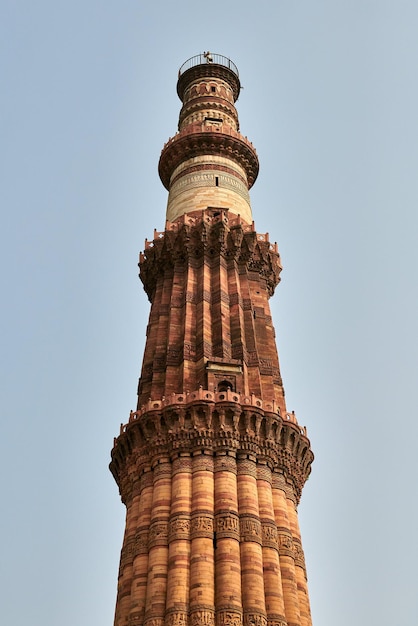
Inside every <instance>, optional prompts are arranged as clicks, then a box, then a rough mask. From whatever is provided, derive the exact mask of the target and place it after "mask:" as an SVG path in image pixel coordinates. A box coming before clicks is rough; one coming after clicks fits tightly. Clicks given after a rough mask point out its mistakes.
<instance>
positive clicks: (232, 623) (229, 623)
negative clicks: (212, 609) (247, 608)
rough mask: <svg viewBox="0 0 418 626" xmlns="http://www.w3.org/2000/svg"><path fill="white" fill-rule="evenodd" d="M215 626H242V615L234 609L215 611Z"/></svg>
mask: <svg viewBox="0 0 418 626" xmlns="http://www.w3.org/2000/svg"><path fill="white" fill-rule="evenodd" d="M216 626H242V613H240V611H237V610H235V609H234V608H228V609H219V610H218V611H216Z"/></svg>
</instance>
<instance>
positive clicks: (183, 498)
mask: <svg viewBox="0 0 418 626" xmlns="http://www.w3.org/2000/svg"><path fill="white" fill-rule="evenodd" d="M191 465H192V462H191V459H190V457H189V456H180V457H179V458H177V459H174V461H173V473H172V483H171V515H170V527H169V536H168V538H169V547H168V580H167V603H166V618H165V624H166V626H174V625H175V626H180V625H182V624H184V626H186V624H187V618H188V609H189V606H188V600H189V576H190V512H191V498H192V474H191V469H192V467H191Z"/></svg>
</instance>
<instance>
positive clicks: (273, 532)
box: [261, 520, 279, 550]
mask: <svg viewBox="0 0 418 626" xmlns="http://www.w3.org/2000/svg"><path fill="white" fill-rule="evenodd" d="M261 534H262V538H263V548H273V549H274V550H278V549H279V545H278V543H277V540H278V533H277V526H276V523H275V522H273V521H271V520H261Z"/></svg>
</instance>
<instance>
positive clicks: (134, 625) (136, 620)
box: [128, 611, 144, 626]
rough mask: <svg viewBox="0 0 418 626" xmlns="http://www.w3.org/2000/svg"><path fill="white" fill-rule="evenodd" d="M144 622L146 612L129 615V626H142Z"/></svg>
mask: <svg viewBox="0 0 418 626" xmlns="http://www.w3.org/2000/svg"><path fill="white" fill-rule="evenodd" d="M143 621H144V611H135V612H134V613H131V614H130V615H129V621H128V626H140V624H142V622H143Z"/></svg>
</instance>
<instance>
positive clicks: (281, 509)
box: [273, 472, 301, 626]
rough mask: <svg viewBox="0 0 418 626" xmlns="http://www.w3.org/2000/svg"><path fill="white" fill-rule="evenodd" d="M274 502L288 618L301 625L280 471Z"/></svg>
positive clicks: (293, 625)
mask: <svg viewBox="0 0 418 626" xmlns="http://www.w3.org/2000/svg"><path fill="white" fill-rule="evenodd" d="M273 504H274V514H275V518H276V524H277V530H278V539H279V558H280V570H281V574H282V586H283V599H284V606H285V614H286V620H287V624H288V626H301V620H300V609H299V596H298V589H297V580H296V572H295V560H294V553H293V538H292V531H291V527H290V521H289V515H288V508H287V500H286V484H285V479H284V476H283V474H280V473H278V472H274V473H273Z"/></svg>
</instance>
